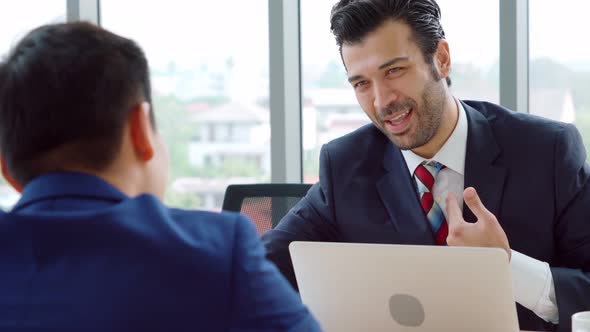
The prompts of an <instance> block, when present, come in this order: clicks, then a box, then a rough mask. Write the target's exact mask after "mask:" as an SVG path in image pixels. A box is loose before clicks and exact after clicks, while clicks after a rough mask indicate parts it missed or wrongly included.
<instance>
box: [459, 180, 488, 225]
mask: <svg viewBox="0 0 590 332" xmlns="http://www.w3.org/2000/svg"><path fill="white" fill-rule="evenodd" d="M463 199H464V201H465V204H467V206H468V207H469V209H470V210H471V212H473V214H474V215H475V216H476V217H477V219H478V220H481V219H486V217H488V216H489V215H490V214H491V212H490V211H489V210H488V209H486V207H485V206H484V205H483V203H482V202H481V199H480V198H479V195H478V194H477V191H476V190H475V188H473V187H469V188H467V189H465V191H464V192H463Z"/></svg>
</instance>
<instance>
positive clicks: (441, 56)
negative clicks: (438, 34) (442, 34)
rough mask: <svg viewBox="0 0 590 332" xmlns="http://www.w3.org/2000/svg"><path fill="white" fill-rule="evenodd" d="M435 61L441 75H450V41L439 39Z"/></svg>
mask: <svg viewBox="0 0 590 332" xmlns="http://www.w3.org/2000/svg"><path fill="white" fill-rule="evenodd" d="M434 61H435V63H436V66H437V68H438V72H439V73H440V76H441V77H442V78H446V77H447V76H449V74H450V72H451V52H450V51H449V43H448V42H447V41H446V40H445V39H441V40H439V41H438V45H437V47H436V52H435V53H434Z"/></svg>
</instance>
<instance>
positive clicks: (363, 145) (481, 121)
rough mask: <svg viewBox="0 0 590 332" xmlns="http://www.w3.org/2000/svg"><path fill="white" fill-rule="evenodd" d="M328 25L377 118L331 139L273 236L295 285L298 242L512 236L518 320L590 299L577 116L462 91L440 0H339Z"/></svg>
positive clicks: (535, 319)
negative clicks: (464, 96) (313, 176)
mask: <svg viewBox="0 0 590 332" xmlns="http://www.w3.org/2000/svg"><path fill="white" fill-rule="evenodd" d="M331 30H332V32H333V33H334V35H335V37H336V42H337V44H338V46H339V47H340V54H341V57H342V61H343V64H344V67H345V69H346V71H347V76H348V80H349V82H350V84H351V86H352V87H353V89H354V91H355V94H356V97H357V100H358V102H359V104H360V105H361V107H362V109H363V110H364V112H365V113H366V114H367V115H368V116H369V118H370V119H371V121H372V122H373V124H369V125H366V126H364V127H361V128H360V129H358V130H356V131H354V132H352V133H350V134H348V135H345V136H343V137H341V138H338V139H335V140H333V141H332V142H330V143H328V144H326V145H324V146H323V147H322V151H321V153H320V180H319V183H317V184H315V185H314V186H313V187H312V188H311V189H310V191H309V192H308V194H307V195H306V196H305V198H303V199H302V200H301V201H300V202H299V203H298V204H297V205H296V206H295V207H294V208H293V209H292V210H291V211H290V212H289V213H288V215H287V216H285V217H284V218H283V220H282V221H281V222H280V223H279V225H278V226H277V227H276V228H275V229H274V230H271V231H269V232H267V233H266V234H264V235H263V242H264V243H265V245H266V247H267V249H268V252H269V258H271V260H273V261H274V262H275V263H276V264H277V266H278V267H279V268H280V269H281V271H282V272H283V274H285V276H287V278H288V279H289V280H290V281H291V283H292V284H293V285H294V286H295V287H296V284H295V277H294V274H293V267H292V264H291V260H290V257H289V253H288V245H289V243H290V242H292V241H329V242H364V243H390V244H421V245H434V244H438V245H445V244H447V245H450V246H480V247H498V248H503V249H504V250H506V252H507V253H508V256H509V257H511V262H510V265H511V269H512V275H513V285H514V292H515V298H516V301H517V303H518V304H519V306H518V317H519V322H520V326H521V328H522V329H525V330H552V329H555V328H558V330H559V331H569V329H570V317H571V315H572V314H573V313H574V312H577V311H583V310H588V309H589V308H590V273H588V271H590V187H589V184H588V178H589V175H590V169H589V168H588V165H587V164H586V161H585V160H586V153H585V150H584V147H583V144H582V142H581V138H580V135H579V133H578V131H577V130H576V128H575V127H574V126H573V125H569V124H564V123H559V122H555V121H550V120H547V119H543V118H539V117H535V116H531V115H528V114H523V113H515V112H512V111H509V110H507V109H505V108H503V107H501V106H498V105H494V104H491V103H487V102H477V101H462V100H458V99H457V98H455V97H454V96H453V95H452V93H451V91H450V89H449V86H450V79H449V73H450V70H451V55H450V47H449V44H448V43H447V41H446V40H445V35H444V31H443V29H442V27H441V25H440V9H439V7H438V5H437V3H436V2H435V1H434V0H363V1H360V0H341V1H339V2H338V3H336V5H335V6H334V7H333V8H332V13H331ZM464 188H465V189H464ZM463 202H465V203H466V206H465V207H463ZM554 324H558V326H557V327H556V326H555V325H554Z"/></svg>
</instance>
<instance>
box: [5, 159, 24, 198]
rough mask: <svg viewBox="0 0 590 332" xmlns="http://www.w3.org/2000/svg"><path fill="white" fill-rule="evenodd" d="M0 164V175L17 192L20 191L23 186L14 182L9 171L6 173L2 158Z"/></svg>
mask: <svg viewBox="0 0 590 332" xmlns="http://www.w3.org/2000/svg"><path fill="white" fill-rule="evenodd" d="M0 165H1V167H2V176H3V177H4V179H5V180H6V182H8V184H10V186H11V187H12V188H14V190H16V191H18V192H19V193H22V192H23V187H22V186H21V185H20V184H19V183H18V182H16V180H15V179H14V178H13V177H12V176H11V175H10V173H8V168H7V166H6V162H5V161H4V158H0Z"/></svg>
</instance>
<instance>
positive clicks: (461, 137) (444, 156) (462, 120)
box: [402, 98, 467, 176]
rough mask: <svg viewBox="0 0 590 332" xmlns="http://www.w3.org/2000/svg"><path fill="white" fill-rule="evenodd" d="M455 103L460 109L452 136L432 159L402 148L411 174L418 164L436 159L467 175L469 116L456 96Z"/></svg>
mask: <svg viewBox="0 0 590 332" xmlns="http://www.w3.org/2000/svg"><path fill="white" fill-rule="evenodd" d="M455 103H456V104H457V108H458V109H459V119H458V120H457V125H456V126H455V129H454V130H453V132H452V133H451V136H450V137H449V139H447V141H446V142H445V144H443V146H442V147H441V148H440V150H438V152H437V153H436V154H435V155H434V157H432V158H431V159H426V158H423V157H420V156H419V155H417V154H415V153H414V152H412V150H402V154H403V156H404V159H405V160H406V165H407V166H408V171H409V172H410V175H413V174H414V170H415V169H416V167H418V165H420V164H421V163H422V162H424V161H430V160H435V161H438V162H439V163H442V164H443V165H445V166H446V167H447V168H450V169H452V170H453V171H455V172H457V173H459V174H461V175H463V176H464V175H465V150H466V148H467V116H466V115H465V109H464V108H463V104H462V103H461V102H460V101H459V100H458V99H456V98H455Z"/></svg>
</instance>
